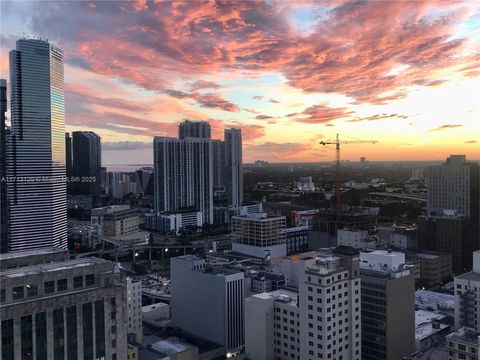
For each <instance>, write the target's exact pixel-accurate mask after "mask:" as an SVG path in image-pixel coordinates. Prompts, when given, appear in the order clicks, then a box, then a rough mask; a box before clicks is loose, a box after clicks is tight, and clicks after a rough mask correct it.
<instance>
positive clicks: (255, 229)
mask: <svg viewBox="0 0 480 360" xmlns="http://www.w3.org/2000/svg"><path fill="white" fill-rule="evenodd" d="M285 229H286V219H285V217H284V216H278V217H267V215H266V214H265V213H262V214H250V215H247V216H234V217H232V234H233V239H232V250H233V251H235V252H239V253H242V254H245V255H249V256H253V257H257V258H262V259H263V258H265V257H267V256H270V258H271V259H275V258H277V257H280V256H285V255H286V254H287V249H286V232H285Z"/></svg>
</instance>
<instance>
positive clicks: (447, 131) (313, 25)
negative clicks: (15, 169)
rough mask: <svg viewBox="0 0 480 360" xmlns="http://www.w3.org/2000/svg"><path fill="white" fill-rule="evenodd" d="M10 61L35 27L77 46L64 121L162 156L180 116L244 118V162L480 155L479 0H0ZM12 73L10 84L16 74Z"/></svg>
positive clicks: (108, 144)
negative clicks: (337, 149) (338, 141)
mask: <svg viewBox="0 0 480 360" xmlns="http://www.w3.org/2000/svg"><path fill="white" fill-rule="evenodd" d="M0 9H1V14H2V15H0V16H1V19H0V20H1V23H2V37H1V47H0V50H1V53H0V72H1V77H2V78H7V79H8V75H7V74H8V51H9V50H11V49H13V48H14V47H15V41H16V40H17V39H18V38H19V37H20V36H21V34H22V33H23V32H25V33H34V34H39V35H42V36H44V37H46V38H48V39H49V40H50V42H52V43H53V44H55V45H56V46H58V47H60V48H61V49H63V50H64V53H65V58H66V61H65V92H66V111H67V114H66V121H67V131H75V130H91V131H95V132H96V133H98V134H99V135H100V136H101V137H102V144H103V160H104V163H105V164H120V163H124V164H131V163H150V162H151V158H152V137H153V136H155V135H159V136H162V135H163V136H176V135H177V125H178V123H179V122H180V121H182V119H194V120H206V121H209V122H210V123H211V126H212V132H213V138H220V139H222V138H223V128H224V127H231V126H235V127H241V128H242V134H243V138H244V162H245V163H251V162H254V161H255V160H266V161H269V162H327V161H332V160H333V159H334V156H335V154H334V150H333V148H332V147H323V146H322V145H320V144H319V142H320V141H321V140H324V139H333V138H334V137H335V134H336V133H340V136H341V137H342V138H343V139H345V140H348V139H351V138H355V139H375V140H378V141H379V143H378V144H375V145H373V144H362V145H346V146H344V147H342V154H341V157H342V160H352V161H358V160H359V158H360V157H361V156H364V157H366V158H367V160H372V161H395V160H397V161H398V160H405V161H414V160H415V161H416V160H418V161H427V160H444V159H445V158H446V157H448V156H449V155H450V154H466V155H467V159H469V160H478V159H480V5H479V3H477V2H473V1H472V2H470V1H448V2H444V1H424V2H406V1H382V2H374V1H371V2H368V1H366V2H348V1H343V0H332V1H330V0H329V1H321V2H318V1H317V2H313V1H298V2H284V1H248V2H247V1H241V2H240V1H239V2H233V1H232V2H226V3H223V2H215V1H213V0H212V1H202V2H200V1H198V2H184V1H180V2H171V1H166V2H158V3H157V2H148V3H146V2H143V1H132V2H86V1H72V2H64V3H60V2H33V1H32V2H14V1H2V2H1V3H0ZM7 86H9V84H8V85H7Z"/></svg>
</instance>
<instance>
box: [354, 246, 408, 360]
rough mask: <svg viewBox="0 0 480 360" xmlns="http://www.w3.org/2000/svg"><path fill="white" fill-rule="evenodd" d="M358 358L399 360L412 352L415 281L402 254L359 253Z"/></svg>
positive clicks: (385, 252)
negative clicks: (359, 331) (359, 325)
mask: <svg viewBox="0 0 480 360" xmlns="http://www.w3.org/2000/svg"><path fill="white" fill-rule="evenodd" d="M360 274H361V278H362V359H365V360H401V359H403V357H404V356H407V355H409V354H411V353H413V352H414V351H415V279H414V275H413V273H411V272H410V270H409V269H408V268H407V267H405V254H403V253H395V252H391V251H385V250H377V251H373V252H370V253H360Z"/></svg>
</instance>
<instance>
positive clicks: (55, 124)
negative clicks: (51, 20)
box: [7, 39, 67, 251]
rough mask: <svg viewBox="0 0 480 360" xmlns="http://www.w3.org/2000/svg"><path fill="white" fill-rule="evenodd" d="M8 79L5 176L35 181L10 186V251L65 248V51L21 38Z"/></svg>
mask: <svg viewBox="0 0 480 360" xmlns="http://www.w3.org/2000/svg"><path fill="white" fill-rule="evenodd" d="M10 76H11V78H10V84H11V114H12V117H11V125H12V127H11V135H10V140H9V144H8V151H7V154H8V159H7V174H8V176H9V177H13V178H17V179H19V178H24V179H30V180H31V181H14V182H9V183H8V184H7V196H8V201H9V203H8V206H9V213H10V217H9V221H10V248H11V250H12V251H17V250H27V249H35V248H42V247H50V246H52V245H54V246H57V247H63V248H66V247H67V194H66V183H65V177H66V169H65V166H66V164H65V100H64V81H63V53H62V51H61V50H60V49H58V48H56V47H54V46H53V45H51V44H49V43H48V42H47V41H44V40H37V39H21V40H18V41H17V45H16V50H13V51H11V52H10ZM27 224H28V226H26V225H27Z"/></svg>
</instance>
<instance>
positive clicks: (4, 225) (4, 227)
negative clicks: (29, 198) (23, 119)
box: [0, 79, 10, 253]
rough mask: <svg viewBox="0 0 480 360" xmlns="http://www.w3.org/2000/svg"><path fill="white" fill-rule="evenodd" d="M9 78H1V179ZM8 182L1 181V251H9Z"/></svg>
mask: <svg viewBox="0 0 480 360" xmlns="http://www.w3.org/2000/svg"><path fill="white" fill-rule="evenodd" d="M6 112H7V80H5V79H0V180H2V179H3V178H5V177H6V176H7V126H6V123H5V113H6ZM7 218H8V210H7V182H6V181H0V253H4V252H7V251H8V249H9V247H10V244H9V239H8V233H9V231H8V221H7Z"/></svg>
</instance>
